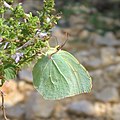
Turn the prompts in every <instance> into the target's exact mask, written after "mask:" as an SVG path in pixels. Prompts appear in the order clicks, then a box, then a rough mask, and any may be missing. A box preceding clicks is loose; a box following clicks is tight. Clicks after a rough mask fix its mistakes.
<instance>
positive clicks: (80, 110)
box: [67, 100, 95, 116]
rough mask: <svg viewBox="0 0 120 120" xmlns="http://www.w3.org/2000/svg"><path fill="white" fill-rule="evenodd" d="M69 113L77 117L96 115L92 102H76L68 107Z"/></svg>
mask: <svg viewBox="0 0 120 120" xmlns="http://www.w3.org/2000/svg"><path fill="white" fill-rule="evenodd" d="M67 111H68V112H69V113H73V114H76V115H81V114H82V115H83V114H84V115H88V116H89V115H90V116H91V115H94V113H95V111H94V106H93V105H92V103H91V102H89V101H86V100H82V101H80V102H74V103H71V104H69V105H68V106H67Z"/></svg>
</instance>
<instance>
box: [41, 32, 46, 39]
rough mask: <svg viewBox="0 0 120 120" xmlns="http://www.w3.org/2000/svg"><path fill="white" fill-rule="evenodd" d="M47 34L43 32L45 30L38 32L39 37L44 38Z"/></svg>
mask: <svg viewBox="0 0 120 120" xmlns="http://www.w3.org/2000/svg"><path fill="white" fill-rule="evenodd" d="M46 36H47V33H45V32H41V33H40V34H39V37H40V38H44V37H46Z"/></svg>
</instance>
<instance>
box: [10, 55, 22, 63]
mask: <svg viewBox="0 0 120 120" xmlns="http://www.w3.org/2000/svg"><path fill="white" fill-rule="evenodd" d="M21 57H23V53H16V54H15V55H12V58H13V59H15V62H16V63H18V62H19V61H20V58H21Z"/></svg>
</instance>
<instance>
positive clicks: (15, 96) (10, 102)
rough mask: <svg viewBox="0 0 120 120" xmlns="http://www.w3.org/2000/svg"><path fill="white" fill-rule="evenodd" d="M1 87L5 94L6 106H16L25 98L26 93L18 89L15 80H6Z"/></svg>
mask: <svg viewBox="0 0 120 120" xmlns="http://www.w3.org/2000/svg"><path fill="white" fill-rule="evenodd" d="M1 89H2V91H3V92H4V94H5V96H4V98H5V105H6V107H11V106H14V105H15V104H17V103H19V102H22V101H23V100H24V95H23V94H22V93H21V92H20V91H19V90H18V89H17V83H16V82H15V81H13V80H10V81H9V82H5V83H4V85H3V86H2V88H1ZM0 99H1V96H0Z"/></svg>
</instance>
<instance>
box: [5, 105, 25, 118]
mask: <svg viewBox="0 0 120 120" xmlns="http://www.w3.org/2000/svg"><path fill="white" fill-rule="evenodd" d="M6 114H7V116H8V118H11V119H17V120H21V119H23V117H24V114H25V110H24V105H23V104H16V105H15V106H12V107H9V108H6Z"/></svg>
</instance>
